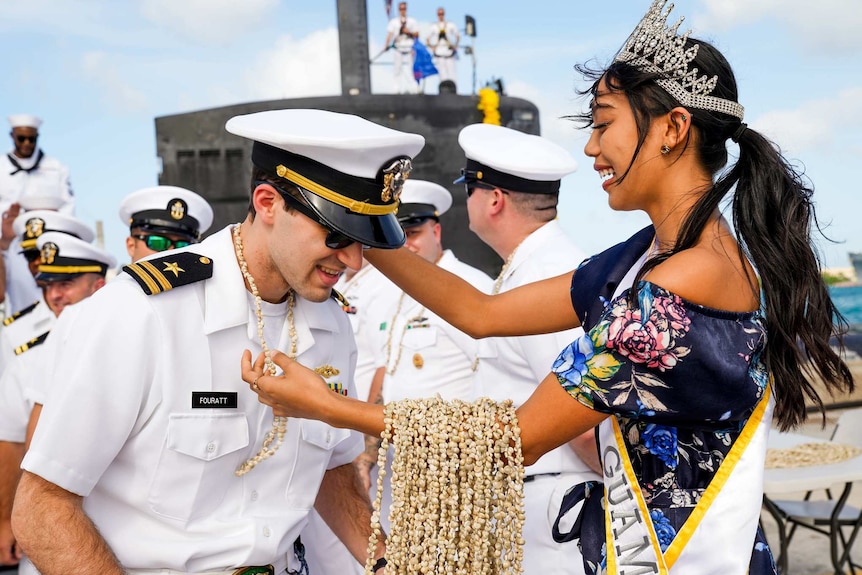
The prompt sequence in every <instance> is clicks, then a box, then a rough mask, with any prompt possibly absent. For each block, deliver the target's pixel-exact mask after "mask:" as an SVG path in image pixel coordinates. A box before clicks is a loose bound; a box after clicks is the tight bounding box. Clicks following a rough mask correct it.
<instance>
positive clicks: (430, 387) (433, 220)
mask: <svg viewBox="0 0 862 575" xmlns="http://www.w3.org/2000/svg"><path fill="white" fill-rule="evenodd" d="M401 202H402V203H401V206H400V207H399V208H398V221H399V222H401V227H403V228H404V233H405V234H406V235H407V243H406V246H407V248H408V249H410V250H411V251H413V252H415V253H417V254H419V255H420V256H422V257H423V258H425V259H426V260H428V261H432V262H436V263H437V265H438V266H440V267H441V268H443V269H445V270H446V271H448V272H451V273H453V274H455V275H457V276H458V277H460V278H462V279H464V280H466V281H468V282H470V283H471V284H472V285H473V286H475V287H476V288H477V289H479V290H481V291H484V292H485V293H490V292H491V289H492V285H493V280H492V279H491V278H490V277H488V276H487V275H486V274H485V273H484V272H482V271H481V270H478V269H476V268H474V267H472V266H470V265H467V264H465V263H464V262H462V261H460V260H459V259H458V258H457V257H455V254H454V253H452V251H451V250H448V249H445V250H444V249H443V237H442V233H443V232H442V227H441V225H440V216H442V215H443V214H444V213H446V211H448V210H449V208H450V207H451V206H452V194H451V193H450V192H449V190H447V189H446V188H444V187H443V186H441V185H439V184H435V183H434V182H428V181H422V180H409V181H408V182H407V184H406V185H405V186H404V193H403V194H402V196H401ZM369 323H370V324H371V325H377V326H378V329H377V331H376V334H374V339H373V346H374V349H375V351H376V354H377V362H376V363H377V365H378V366H379V367H378V369H377V374H376V375H375V379H374V382H373V383H372V388H371V393H370V396H369V397H370V398H371V400H376V401H378V402H380V403H388V402H390V401H398V400H401V399H419V398H425V397H435V396H436V395H438V394H439V395H440V396H441V397H442V398H443V399H447V400H451V399H464V400H469V399H471V394H472V391H473V376H474V372H473V363H474V360H475V357H476V351H477V342H476V340H474V339H473V338H471V337H470V336H468V335H467V334H465V333H464V332H462V331H460V330H458V329H456V328H455V327H453V326H452V325H450V324H449V323H447V322H446V321H444V320H443V319H441V318H440V317H439V316H437V314H434V313H432V312H430V311H428V310H426V309H425V308H424V307H423V306H422V305H421V304H419V303H418V302H417V301H416V300H414V299H413V298H411V297H410V296H408V295H407V294H405V293H404V292H399V293H398V294H397V296H395V297H392V298H390V299H388V300H379V301H378V302H376V304H375V305H374V307H373V308H372V310H371V312H370V313H369ZM375 439H376V438H375ZM376 443H377V442H376V441H375V442H373V443H372V444H371V445H368V444H367V446H366V447H367V451H366V454H365V455H366V460H367V461H368V463H376V459H377V449H376ZM389 476H390V474H389V473H387V474H386V479H385V481H384V493H383V505H382V506H381V514H380V516H381V524H382V525H383V526H384V528H388V527H389V504H390V503H391V487H390V484H389V481H388V478H389ZM370 484H371V495H372V496H373V495H374V493H375V492H376V487H377V479H376V476H374V475H372V476H371V481H370Z"/></svg>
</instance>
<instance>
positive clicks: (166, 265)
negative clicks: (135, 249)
mask: <svg viewBox="0 0 862 575" xmlns="http://www.w3.org/2000/svg"><path fill="white" fill-rule="evenodd" d="M123 271H124V272H126V273H127V274H129V275H130V276H132V278H133V279H134V280H135V281H136V282H138V285H139V286H141V289H142V290H144V293H145V294H147V295H155V294H158V293H162V292H165V291H168V290H171V289H173V288H175V287H180V286H184V285H189V284H193V283H195V282H199V281H201V280H205V279H209V278H211V277H212V275H213V262H212V260H211V259H209V258H208V257H206V256H202V255H200V254H196V253H192V252H177V253H171V252H168V253H166V254H165V255H163V256H162V257H159V258H154V259H149V260H140V261H138V262H135V263H133V264H129V265H127V266H124V267H123Z"/></svg>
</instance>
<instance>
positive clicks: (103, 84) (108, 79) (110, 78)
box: [81, 52, 148, 112]
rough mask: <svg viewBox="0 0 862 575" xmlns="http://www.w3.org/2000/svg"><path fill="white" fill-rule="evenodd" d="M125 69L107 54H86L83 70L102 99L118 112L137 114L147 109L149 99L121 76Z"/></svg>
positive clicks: (82, 61) (83, 59) (82, 60)
mask: <svg viewBox="0 0 862 575" xmlns="http://www.w3.org/2000/svg"><path fill="white" fill-rule="evenodd" d="M124 68H125V67H124V66H123V65H122V64H120V63H118V62H116V61H114V60H113V59H112V57H111V56H110V55H109V54H106V53H105V52H86V53H85V54H84V55H83V56H82V58H81V70H82V72H83V73H84V75H85V76H86V77H87V78H89V79H90V80H91V81H92V82H93V83H94V84H95V86H96V87H97V88H98V91H99V93H100V94H101V99H102V101H103V102H105V104H106V105H107V106H108V107H109V108H111V109H113V110H115V111H117V112H136V111H140V110H144V109H146V108H147V105H148V101H147V97H146V96H145V95H144V94H143V93H142V92H140V91H139V90H137V89H135V88H134V87H133V86H131V85H130V84H129V83H127V82H126V81H125V80H124V79H123V77H122V74H121V72H120V71H121V70H123V69H124Z"/></svg>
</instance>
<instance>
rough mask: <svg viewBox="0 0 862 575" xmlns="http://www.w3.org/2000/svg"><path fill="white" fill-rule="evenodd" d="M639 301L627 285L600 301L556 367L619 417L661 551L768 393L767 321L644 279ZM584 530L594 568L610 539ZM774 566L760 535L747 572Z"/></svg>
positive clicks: (577, 393)
mask: <svg viewBox="0 0 862 575" xmlns="http://www.w3.org/2000/svg"><path fill="white" fill-rule="evenodd" d="M586 264H589V261H587V262H586ZM580 273H581V271H580V270H579V271H578V273H575V274H574V280H573V284H572V291H573V293H574V292H575V291H576V290H577V289H578V286H577V281H578V275H579V274H580ZM635 300H636V303H635V304H634V305H631V304H630V302H629V290H626V291H625V292H623V293H622V294H621V295H619V296H618V297H616V298H615V299H613V300H612V301H605V302H603V303H604V311H603V312H602V313H601V315H600V317H597V318H596V319H595V324H594V325H592V326H585V330H586V331H585V333H584V335H583V336H581V337H580V338H579V339H577V340H576V341H574V342H573V343H572V344H570V345H569V346H568V347H567V348H566V349H564V350H563V351H562V353H561V354H560V356H559V357H558V358H557V360H556V362H555V363H554V367H553V371H554V372H555V373H556V375H557V377H558V379H559V382H560V384H561V385H562V386H563V387H564V388H565V389H566V391H567V392H568V393H569V394H570V395H571V396H572V397H573V398H575V399H576V400H578V401H579V402H581V403H582V404H583V405H585V406H586V407H589V408H590V409H595V410H597V411H601V412H603V413H609V414H613V415H614V416H616V417H617V419H618V421H619V423H620V428H621V431H622V434H623V437H624V439H625V442H626V447H627V450H628V453H629V457H630V458H631V462H632V466H633V468H634V472H635V475H636V476H637V477H638V478H639V483H640V487H641V490H642V491H643V494H644V498H645V500H646V503H647V506H648V507H649V509H650V516H651V517H652V520H653V523H654V525H655V528H656V532H657V534H658V536H659V540H660V543H661V548H662V550H663V551H664V550H665V549H667V547H668V546H669V545H670V543H671V542H672V541H673V538H674V537H675V536H676V533H677V531H678V530H679V529H680V528H681V527H682V526H683V524H684V523H685V521H686V519H687V518H688V516H689V515H690V514H691V512H692V510H693V509H694V506H695V505H696V504H697V503H698V501H699V500H700V498H701V496H702V495H703V493H704V491H705V489H706V487H707V486H708V485H709V482H710V481H711V480H712V478H713V476H714V475H715V472H716V471H717V470H718V467H719V466H720V465H721V463H722V462H723V461H724V458H725V457H726V456H727V454H728V452H729V451H730V449H731V447H732V446H733V443H734V442H735V441H736V439H737V438H738V437H739V433H740V431H741V430H742V428H743V427H744V426H745V423H746V421H747V420H748V418H749V416H750V415H751V413H752V412H753V410H754V408H755V407H756V406H757V404H758V402H759V401H760V399H761V397H763V394H764V392H765V389H766V385H767V381H768V374H767V372H766V369H765V367H764V365H763V363H762V362H761V360H760V354H761V353H762V351H763V347H764V344H765V342H766V329H765V320H764V317H763V315H762V313H761V312H760V311H756V312H749V313H735V312H727V311H721V310H715V309H711V308H707V307H704V306H701V305H697V304H694V303H692V302H688V301H686V300H684V299H683V298H681V297H680V296H678V295H676V294H674V293H672V292H670V291H668V290H666V289H664V288H662V287H661V286H658V285H655V284H653V283H650V282H647V281H641V282H640V283H639V284H638V286H637V291H636V297H635ZM593 520H596V521H602V520H603V519H602V518H601V517H599V518H594V519H593ZM584 521H587V518H584ZM602 532H603V530H594V531H592V533H594V534H599V535H601V533H602ZM584 536H585V535H583V534H582V538H581V547H582V550H583V553H584V560H585V563H586V564H587V565H588V566H592V567H593V568H596V569H597V568H598V566H600V565H602V564H604V562H605V557H604V555H605V554H604V547H603V543H604V541H603V540H597V541H585V540H584ZM773 572H774V565H773V562H772V556H771V554H770V552H769V548H768V546H767V545H766V544H765V539H763V538H762V534H758V540H757V541H756V542H754V545H753V556H752V570H751V571H750V573H751V574H752V575H754V574H761V573H773Z"/></svg>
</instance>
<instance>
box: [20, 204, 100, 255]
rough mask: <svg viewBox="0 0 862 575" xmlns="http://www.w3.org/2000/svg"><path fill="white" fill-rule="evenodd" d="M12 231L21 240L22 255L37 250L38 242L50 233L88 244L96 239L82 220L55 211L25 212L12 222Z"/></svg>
mask: <svg viewBox="0 0 862 575" xmlns="http://www.w3.org/2000/svg"><path fill="white" fill-rule="evenodd" d="M12 229H13V230H14V231H15V236H16V237H18V238H20V240H21V249H22V253H23V252H26V251H30V250H37V249H38V248H37V246H36V240H38V239H39V237H40V236H41V235H42V234H45V233H48V232H61V233H64V234H68V235H70V236H75V237H76V238H79V239H81V240H83V241H85V242H87V243H90V242H92V241H93V238H95V237H96V236H95V234H94V233H93V230H92V229H91V228H90V226H88V225H87V224H85V223H84V222H82V221H81V220H79V219H77V218H75V217H73V216H68V215H66V214H61V213H60V212H55V211H53V210H31V211H29V212H23V213H21V214H19V215H18V217H17V218H15V221H14V222H12Z"/></svg>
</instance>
